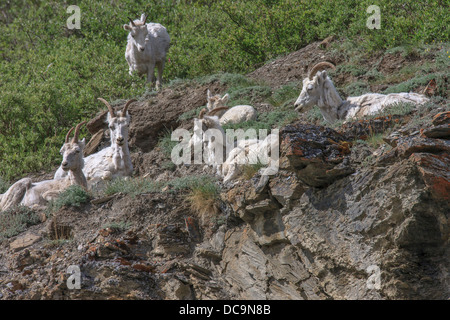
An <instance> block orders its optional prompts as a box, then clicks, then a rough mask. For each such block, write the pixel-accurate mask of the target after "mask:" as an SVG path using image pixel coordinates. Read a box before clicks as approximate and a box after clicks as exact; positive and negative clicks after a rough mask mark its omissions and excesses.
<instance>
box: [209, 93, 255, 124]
mask: <svg viewBox="0 0 450 320" xmlns="http://www.w3.org/2000/svg"><path fill="white" fill-rule="evenodd" d="M229 98H230V96H229V95H228V93H227V94H225V95H224V96H223V97H220V95H214V96H211V92H210V91H209V89H208V92H207V100H208V103H207V105H206V107H207V109H208V111H209V113H210V114H211V113H212V114H214V115H216V116H218V117H219V119H220V124H221V125H225V124H236V123H241V122H245V121H249V120H255V119H256V109H255V108H254V107H252V106H249V105H238V106H234V107H232V108H230V109H228V110H227V109H222V108H224V107H226V104H227V102H228V100H229ZM215 110H220V112H215Z"/></svg>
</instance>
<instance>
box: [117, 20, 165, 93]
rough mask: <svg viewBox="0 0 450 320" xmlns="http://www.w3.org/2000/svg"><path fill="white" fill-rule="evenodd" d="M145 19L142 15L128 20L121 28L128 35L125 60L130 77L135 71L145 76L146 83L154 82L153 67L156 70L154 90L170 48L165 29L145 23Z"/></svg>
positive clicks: (158, 82) (154, 24)
mask: <svg viewBox="0 0 450 320" xmlns="http://www.w3.org/2000/svg"><path fill="white" fill-rule="evenodd" d="M146 19H147V17H146V16H145V14H142V16H141V19H140V20H134V21H133V20H131V19H129V20H130V24H124V25H123V28H124V29H125V30H126V31H129V33H128V38H127V39H128V43H127V47H126V51H125V59H126V60H127V62H128V66H129V73H130V75H131V74H132V73H133V72H134V71H136V72H137V73H138V74H139V75H146V76H147V82H150V83H152V84H153V83H154V82H155V66H156V67H157V69H158V78H157V80H156V90H159V87H160V85H161V83H162V74H163V70H164V65H165V63H166V55H167V52H168V51H169V47H170V37H169V34H168V33H167V29H166V28H165V27H164V26H162V25H161V24H159V23H152V22H151V23H147V24H146V23H145V20H146Z"/></svg>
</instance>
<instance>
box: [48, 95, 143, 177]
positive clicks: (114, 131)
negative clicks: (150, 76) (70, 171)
mask: <svg viewBox="0 0 450 320" xmlns="http://www.w3.org/2000/svg"><path fill="white" fill-rule="evenodd" d="M98 100H99V101H101V102H103V103H104V104H105V105H106V106H107V108H108V111H109V112H108V114H107V118H106V121H107V123H108V128H109V132H110V139H111V145H110V146H109V147H106V148H104V149H102V150H100V151H98V152H97V153H94V154H91V155H89V156H87V157H86V158H84V162H85V165H84V168H83V172H84V175H85V176H86V179H87V181H88V183H89V185H92V184H95V183H97V182H99V181H103V180H111V179H112V178H114V177H129V176H131V175H132V174H133V164H132V162H131V156H130V150H129V148H128V129H129V124H130V115H129V113H128V108H129V106H130V105H131V103H133V102H135V101H136V100H135V99H131V100H128V101H127V103H126V104H125V107H124V108H123V110H122V111H119V112H118V113H117V114H116V112H115V111H114V109H113V108H112V106H111V105H110V104H109V103H108V102H107V101H106V100H105V99H103V98H98ZM64 176H65V173H64V171H63V168H61V167H60V168H59V169H58V171H57V172H56V173H55V177H54V178H55V179H59V178H62V177H64Z"/></svg>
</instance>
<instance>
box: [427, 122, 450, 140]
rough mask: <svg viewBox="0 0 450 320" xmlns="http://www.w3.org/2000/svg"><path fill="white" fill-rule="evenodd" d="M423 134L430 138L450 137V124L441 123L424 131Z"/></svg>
mask: <svg viewBox="0 0 450 320" xmlns="http://www.w3.org/2000/svg"><path fill="white" fill-rule="evenodd" d="M422 134H423V135H424V136H426V137H428V138H444V139H448V138H449V137H450V124H441V125H438V126H434V127H432V128H427V129H424V130H423V131H422Z"/></svg>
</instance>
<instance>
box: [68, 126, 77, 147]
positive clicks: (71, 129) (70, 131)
mask: <svg viewBox="0 0 450 320" xmlns="http://www.w3.org/2000/svg"><path fill="white" fill-rule="evenodd" d="M73 129H75V127H72V128H70V130H69V132H67V134H66V143H69V137H70V134H71V133H72V131H73Z"/></svg>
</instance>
